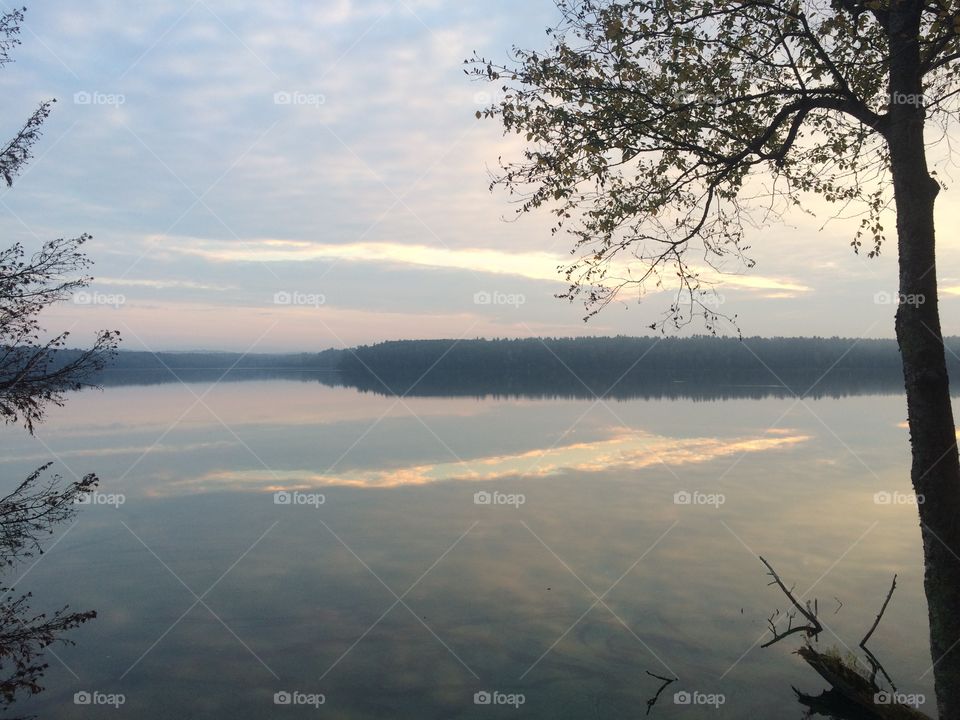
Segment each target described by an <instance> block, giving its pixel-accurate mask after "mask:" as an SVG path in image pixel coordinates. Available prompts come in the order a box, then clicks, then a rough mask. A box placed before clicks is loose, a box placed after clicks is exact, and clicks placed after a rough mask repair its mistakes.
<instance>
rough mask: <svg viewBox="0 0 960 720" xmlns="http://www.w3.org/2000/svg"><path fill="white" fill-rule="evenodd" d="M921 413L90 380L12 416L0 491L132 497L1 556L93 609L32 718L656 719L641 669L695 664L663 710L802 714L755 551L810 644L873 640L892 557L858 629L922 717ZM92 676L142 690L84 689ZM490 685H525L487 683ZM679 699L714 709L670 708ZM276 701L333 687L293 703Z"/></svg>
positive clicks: (799, 670) (40, 599) (860, 405)
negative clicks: (38, 486)
mask: <svg viewBox="0 0 960 720" xmlns="http://www.w3.org/2000/svg"><path fill="white" fill-rule="evenodd" d="M904 417H905V410H904V406H903V399H902V398H901V397H897V396H859V397H852V398H845V399H840V400H831V399H820V400H806V401H804V402H802V403H801V402H797V401H795V400H792V399H783V398H769V399H759V400H758V399H744V400H723V401H716V402H697V401H692V400H660V401H655V400H630V401H610V402H609V403H607V404H595V403H593V402H592V401H588V400H540V399H537V400H533V399H497V400H493V399H489V400H475V399H465V398H429V399H424V398H406V399H402V400H398V399H397V398H389V397H383V396H377V395H373V394H363V393H359V392H357V391H355V390H353V389H350V388H331V387H326V386H324V385H321V384H319V383H315V382H301V381H297V380H264V381H250V382H229V383H228V382H224V383H220V384H215V383H212V382H203V383H192V384H187V385H182V384H181V385H178V384H167V385H156V386H129V387H111V388H108V389H106V390H105V391H103V392H85V393H81V394H78V395H75V396H73V397H72V398H71V399H70V402H69V403H68V406H67V407H66V408H64V409H62V410H56V411H54V412H52V413H51V415H50V417H49V420H48V421H47V422H46V423H45V424H43V425H42V426H41V427H40V428H39V430H38V435H37V437H36V438H33V439H31V438H28V437H27V436H26V434H25V433H24V432H23V431H22V430H20V429H18V428H6V429H5V430H4V431H3V432H2V434H0V445H2V448H3V457H5V458H6V461H5V464H4V478H5V481H4V482H5V487H6V488H9V487H12V485H13V484H14V483H15V482H17V480H18V479H21V478H22V477H23V476H25V475H26V474H27V473H28V472H29V471H30V470H32V469H34V468H35V467H37V466H38V465H39V464H41V463H42V462H43V461H45V460H47V459H50V458H56V459H57V460H58V462H57V465H56V466H55V467H57V469H58V470H59V471H60V472H62V473H63V474H64V476H65V477H71V476H72V474H73V473H76V474H78V475H82V474H84V473H86V472H92V471H95V472H97V473H98V474H99V475H100V477H101V480H102V485H101V488H100V490H101V492H102V493H114V494H122V495H123V500H124V502H123V504H122V505H119V506H114V505H108V504H102V505H94V506H83V507H82V508H81V511H80V513H79V514H78V516H77V519H76V523H75V524H72V525H71V524H67V525H66V526H62V527H60V528H57V529H56V531H55V534H54V536H53V537H52V538H51V540H50V542H48V543H47V548H48V552H47V553H46V554H45V555H44V556H42V558H41V559H40V560H39V561H38V562H37V563H36V564H35V565H33V566H30V565H24V566H18V567H17V568H14V569H13V570H12V571H11V573H10V574H11V576H12V577H14V578H15V577H19V576H20V575H23V574H24V573H26V574H25V575H24V576H23V579H22V580H21V581H20V582H19V583H18V585H17V589H18V590H20V591H32V592H33V593H34V595H35V607H36V609H38V610H53V609H56V608H58V607H60V606H62V605H64V604H69V605H70V606H71V608H72V609H74V610H86V609H96V610H97V611H98V613H99V617H98V618H97V619H96V620H94V621H92V622H90V623H88V624H86V625H85V626H83V627H81V628H80V629H79V630H76V631H73V632H72V633H71V634H70V635H69V637H71V638H72V639H73V640H75V641H76V645H75V646H72V647H60V646H54V650H55V653H56V657H54V656H48V661H49V662H50V669H49V671H48V673H47V677H46V681H45V683H44V684H45V685H46V687H47V690H46V691H45V692H44V693H42V694H40V695H38V696H35V697H34V698H32V699H29V700H27V701H25V702H18V703H17V706H16V708H15V711H16V712H17V713H21V714H22V713H29V712H33V713H37V714H38V715H39V716H40V717H56V718H81V717H84V718H87V717H101V716H102V717H113V718H115V717H120V716H122V715H126V716H130V717H137V718H161V717H163V718H169V717H215V716H217V717H235V718H262V717H273V716H275V717H284V716H286V715H290V716H298V717H301V716H302V717H327V718H338V719H340V718H357V719H359V718H394V717H410V718H414V717H416V718H498V717H531V718H594V717H595V718H609V717H640V716H643V715H644V713H645V712H646V710H647V700H648V699H649V698H651V697H652V696H653V695H654V694H655V693H656V691H657V689H658V687H659V686H660V681H659V680H657V679H655V678H653V677H651V676H650V675H648V674H647V672H648V671H649V672H650V673H655V674H657V675H661V676H664V677H670V676H676V677H678V678H679V680H678V681H677V682H675V683H673V684H672V685H670V686H669V687H668V688H667V689H666V690H665V691H664V692H663V694H662V695H661V697H660V699H659V701H658V702H657V703H656V705H655V706H654V707H653V710H652V712H651V716H652V717H654V716H655V717H661V718H680V717H683V718H699V717H704V718H727V717H729V718H743V717H748V716H750V715H755V716H757V717H788V718H789V717H795V718H800V717H802V716H803V708H802V707H801V706H800V705H799V704H798V703H797V702H796V700H795V696H794V693H793V691H792V690H791V685H793V686H796V687H797V688H799V689H801V690H803V691H804V692H810V693H817V692H819V691H820V690H821V689H823V688H824V687H825V685H824V683H823V682H822V681H821V680H820V679H819V677H818V676H817V675H816V674H815V673H814V672H813V671H812V670H811V669H810V668H809V667H807V666H806V665H805V664H804V663H803V662H802V661H801V660H800V659H799V658H798V657H797V656H796V655H794V654H793V652H792V651H793V650H795V649H796V647H798V645H799V642H800V641H799V640H798V639H797V637H798V636H794V637H793V638H791V639H788V640H786V641H784V642H782V643H780V644H779V645H776V646H774V647H772V648H768V649H761V648H760V647H759V646H760V644H761V642H762V641H763V640H765V639H767V637H768V635H767V634H766V619H767V617H768V616H770V615H771V613H772V612H773V611H774V610H776V609H778V608H779V609H780V610H781V611H783V610H784V609H785V608H786V605H785V601H784V598H783V596H782V595H780V594H779V593H778V591H777V590H776V589H775V588H772V587H768V585H767V582H768V580H769V578H768V577H767V576H766V575H765V570H764V568H763V566H762V565H761V563H760V561H759V560H758V558H757V557H756V556H757V555H763V556H764V557H765V558H767V559H768V560H769V561H770V562H771V563H773V565H774V566H775V567H776V568H777V569H778V570H779V571H780V574H781V575H782V576H783V577H784V579H785V581H786V582H787V583H788V585H792V584H795V585H796V592H797V593H798V594H801V595H803V596H804V597H807V598H813V597H817V598H818V599H819V606H820V609H821V615H822V618H823V620H824V623H825V625H826V626H827V627H828V629H827V631H826V632H825V633H824V634H823V635H822V636H821V637H820V641H819V646H820V647H821V648H828V647H830V646H837V647H839V648H841V650H843V648H844V646H845V645H846V646H849V647H850V648H853V647H856V644H857V642H858V641H859V639H860V638H861V637H862V636H863V634H864V633H865V632H866V630H867V628H868V627H869V626H870V623H871V622H872V620H873V617H874V616H875V614H876V612H877V610H878V608H879V605H880V603H881V602H882V599H883V596H884V594H885V593H886V590H887V588H888V587H889V584H890V580H891V578H892V576H893V574H894V573H899V580H898V587H897V591H896V593H895V595H894V597H893V601H892V603H891V606H890V608H889V610H888V611H887V614H886V616H885V618H884V621H883V623H882V624H881V626H880V628H879V629H878V631H877V632H876V633H875V635H874V637H873V639H872V640H871V643H870V644H871V648H872V649H873V652H874V653H875V654H876V655H877V656H878V657H879V658H880V659H881V661H882V662H883V663H884V665H885V667H886V668H887V670H888V671H889V672H890V674H891V675H892V676H893V679H894V681H895V682H896V683H897V685H898V687H899V689H900V690H901V691H902V692H905V693H920V694H924V695H926V697H927V698H928V702H927V704H926V705H925V706H923V707H922V708H921V709H923V710H925V711H926V712H928V713H929V714H931V715H934V713H935V710H934V707H933V702H932V698H933V688H932V674H931V673H930V672H929V666H930V659H929V649H928V646H927V635H926V632H927V631H926V622H925V619H926V606H925V603H924V599H923V594H922V586H921V581H922V569H921V555H920V545H919V529H918V521H917V517H916V508H915V507H914V506H913V505H911V504H909V502H907V500H908V499H909V498H908V497H907V496H908V493H909V492H910V486H909V481H908V447H907V432H906V429H905V428H904V426H903V420H904ZM278 491H287V492H293V491H296V492H297V493H299V494H296V495H286V496H281V497H282V498H290V499H291V502H289V503H277V502H275V498H276V495H275V493H277V492H278ZM680 492H687V493H692V494H694V495H693V497H694V500H695V501H694V502H692V503H690V504H683V503H682V502H679V503H678V502H676V500H675V496H676V494H677V493H680ZM476 493H488V494H489V495H481V496H479V499H480V500H483V499H485V498H487V497H492V498H493V499H494V502H493V503H491V504H478V503H477V502H476V500H477V499H478V497H477V496H476V495H475V494H476ZM697 493H699V494H697ZM876 493H888V494H890V495H887V496H882V497H881V500H883V499H886V498H888V497H892V498H893V502H889V503H885V502H876V501H875V494H876ZM109 499H110V498H109V497H107V496H101V500H104V501H107V500H109ZM321 499H322V500H323V502H322V503H321V502H320V500H321ZM680 499H683V496H680ZM698 501H699V502H698ZM721 501H722V502H721ZM497 503H499V504H497ZM841 603H842V606H841ZM843 651H844V652H845V650H843ZM83 691H87V692H94V691H96V692H101V693H122V694H123V696H124V700H125V702H124V704H123V706H122V707H121V708H120V709H119V710H117V709H114V708H112V707H104V706H95V705H77V704H75V703H74V694H75V693H77V692H83ZM483 691H487V692H491V693H492V692H494V691H496V692H498V693H503V694H504V695H503V696H498V699H499V700H504V699H507V700H509V699H511V698H510V697H509V696H511V695H517V697H514V698H512V699H513V700H516V701H518V702H519V701H520V700H522V701H523V705H522V706H521V707H519V708H516V707H513V706H511V705H493V704H490V705H484V704H476V703H475V702H474V695H475V693H478V692H483ZM684 691H685V692H689V693H701V694H702V695H699V696H697V697H699V699H700V700H701V701H705V699H706V698H705V696H706V695H715V696H717V697H715V698H714V700H717V701H720V700H722V704H721V705H719V707H715V706H713V705H703V704H700V705H695V704H688V705H684V704H678V703H676V702H675V699H674V694H675V693H677V692H684ZM278 692H290V693H294V692H297V693H303V695H301V696H297V700H298V701H309V700H310V698H309V697H308V696H309V695H311V694H313V695H318V696H319V695H320V694H322V696H323V699H324V703H323V704H322V705H320V706H319V707H318V708H317V707H313V706H311V705H306V706H304V705H300V706H294V705H290V706H280V707H278V706H276V705H275V704H274V695H275V693H278ZM520 696H522V697H520ZM313 699H315V700H319V698H318V697H317V698H313Z"/></svg>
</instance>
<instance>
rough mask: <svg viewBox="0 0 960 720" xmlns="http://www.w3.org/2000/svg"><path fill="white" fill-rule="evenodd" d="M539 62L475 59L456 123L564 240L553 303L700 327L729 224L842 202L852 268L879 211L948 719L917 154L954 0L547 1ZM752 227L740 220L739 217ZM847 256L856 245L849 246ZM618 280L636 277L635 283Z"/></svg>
mask: <svg viewBox="0 0 960 720" xmlns="http://www.w3.org/2000/svg"><path fill="white" fill-rule="evenodd" d="M557 4H558V7H559V9H560V11H561V16H562V20H561V22H560V23H559V24H558V25H557V26H556V27H555V28H552V29H550V30H548V33H549V34H550V36H551V41H550V43H549V45H550V46H549V49H548V50H547V51H546V52H542V53H541V52H536V51H526V50H522V49H514V53H513V57H512V59H510V60H508V61H506V62H504V63H499V62H493V61H491V60H487V59H485V58H483V57H479V56H475V57H474V58H473V59H472V60H469V61H468V62H469V63H472V67H471V68H468V70H467V72H468V73H471V74H474V75H476V76H478V77H480V78H485V79H488V80H490V81H493V82H496V83H499V84H500V85H501V87H502V92H503V95H502V97H501V98H500V99H499V100H497V101H496V102H495V103H494V104H493V105H492V106H491V107H489V108H487V109H485V110H483V111H481V112H480V113H478V116H480V117H484V116H486V117H489V118H496V119H498V120H499V121H500V122H501V123H502V124H503V127H504V129H505V131H506V132H507V133H517V134H520V135H521V136H524V137H525V138H526V141H527V143H528V144H527V147H526V149H525V150H524V152H523V156H522V158H521V159H519V160H517V161H514V162H506V163H502V164H501V171H500V172H499V173H498V174H497V175H496V176H495V177H494V179H493V183H492V185H493V186H503V187H505V188H506V189H507V190H508V191H509V192H510V193H511V194H514V195H516V196H517V198H518V200H519V203H520V205H519V211H520V212H529V211H532V210H534V209H537V208H540V207H543V206H550V207H552V212H554V213H555V214H556V216H557V223H556V226H555V228H554V231H555V232H556V231H558V230H560V229H561V228H565V227H567V228H569V230H570V231H571V232H572V234H573V236H574V238H575V240H574V248H573V251H572V252H573V259H572V261H571V262H570V264H569V265H567V266H565V267H563V268H562V270H563V271H564V272H565V273H566V278H567V280H568V281H569V289H568V291H567V292H566V293H564V295H563V296H564V297H567V298H569V299H571V300H572V299H574V298H580V299H582V300H583V301H584V303H585V306H586V308H587V313H588V317H589V315H592V314H593V313H595V312H597V311H599V310H600V309H601V308H602V307H604V306H605V305H606V304H607V303H608V302H610V301H611V300H612V299H613V298H615V297H617V295H618V294H619V293H621V292H623V291H624V290H625V289H639V291H641V292H642V290H643V288H645V287H649V286H650V285H651V284H653V285H655V286H662V284H663V283H665V282H667V281H668V280H669V279H671V278H675V281H676V283H677V287H676V289H677V297H676V300H675V301H674V302H672V304H671V306H670V308H669V309H668V311H667V313H666V315H665V316H664V318H662V319H661V321H660V323H655V324H654V325H655V326H656V325H658V324H659V325H661V326H662V325H663V324H669V323H672V324H675V325H680V324H683V323H686V322H689V321H690V320H691V319H692V318H693V317H694V316H701V317H703V318H704V319H705V320H706V322H707V324H708V326H710V327H711V328H714V327H715V326H716V323H717V322H718V321H719V320H722V318H720V317H719V315H718V314H717V313H716V312H715V311H714V310H712V309H711V304H710V303H709V302H706V301H705V300H706V298H705V296H704V294H705V293H709V292H710V278H709V277H708V275H707V274H706V273H705V270H709V268H710V266H713V267H716V268H720V269H723V268H725V267H726V266H727V264H728V262H729V261H730V260H742V261H744V262H745V263H746V264H747V265H748V266H749V265H751V264H752V263H751V261H750V260H749V258H748V251H749V247H748V245H747V244H746V242H745V232H744V229H745V227H746V226H747V224H748V223H752V222H757V221H758V219H759V220H760V221H766V220H767V219H768V216H769V214H770V213H773V214H774V215H776V214H778V213H779V212H780V211H782V210H785V209H787V208H790V207H800V208H801V209H803V208H809V201H810V200H811V199H813V198H817V197H818V198H820V199H821V200H822V201H826V202H828V203H834V204H839V205H842V206H844V207H845V206H847V205H849V204H851V203H852V204H856V205H858V206H859V207H860V209H861V210H862V220H861V224H860V227H859V229H858V231H857V232H856V234H855V236H854V237H853V238H852V240H851V243H852V245H853V249H854V250H855V251H858V252H859V251H860V250H861V249H865V250H866V251H867V252H868V254H869V255H871V256H873V255H876V254H878V253H880V252H881V250H882V249H883V241H884V239H885V238H884V227H883V223H882V217H883V215H884V214H885V213H886V211H887V210H888V209H889V208H890V206H891V205H892V209H893V211H895V213H896V232H897V250H898V258H899V267H900V288H899V289H900V298H901V300H904V299H906V300H909V299H914V300H916V299H922V300H921V301H919V302H917V301H914V302H901V303H900V304H899V305H898V307H897V312H896V322H895V327H896V336H897V340H898V344H899V347H900V353H901V362H902V366H903V375H904V383H905V387H906V394H907V409H908V421H909V427H910V442H911V449H912V467H911V478H912V481H913V485H914V488H915V489H916V492H917V493H918V494H922V495H923V496H924V497H925V499H926V501H925V502H924V503H923V504H922V505H920V520H921V526H922V537H923V552H924V562H925V576H924V584H925V591H926V595H927V600H928V607H929V620H930V635H931V650H932V655H933V659H934V662H935V670H934V674H935V683H936V689H937V702H938V707H939V712H940V717H942V718H960V612H958V611H957V609H958V608H960V561H958V560H957V557H958V556H960V459H958V454H957V444H956V430H955V427H954V421H953V412H952V409H951V406H950V395H949V385H948V378H947V370H946V363H945V358H944V347H943V338H942V335H941V329H940V317H939V311H938V307H937V273H936V254H935V233H934V216H933V209H934V202H935V200H936V198H937V195H938V192H939V191H940V189H941V186H940V183H939V182H938V181H937V180H936V178H935V175H934V173H932V172H931V170H930V169H929V167H928V162H927V147H926V145H925V140H931V141H935V140H936V139H937V138H936V137H934V135H935V133H936V131H937V130H938V129H939V130H940V131H941V133H942V134H941V138H940V139H942V138H943V135H945V131H946V128H947V125H948V124H949V123H950V122H951V120H952V119H953V117H954V115H955V112H956V98H957V95H958V91H960V88H958V87H957V82H956V80H957V73H958V64H957V63H958V60H960V42H958V31H960V4H958V3H957V2H956V1H955V0H832V2H827V1H826V0H803V2H801V0H558V3H557ZM758 213H761V215H760V217H759V218H758ZM864 242H866V243H867V246H866V248H863V245H864ZM637 268H639V270H637Z"/></svg>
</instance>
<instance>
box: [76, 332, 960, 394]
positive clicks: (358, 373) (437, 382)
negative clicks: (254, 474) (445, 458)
mask: <svg viewBox="0 0 960 720" xmlns="http://www.w3.org/2000/svg"><path fill="white" fill-rule="evenodd" d="M947 344H948V351H949V352H948V358H949V360H950V363H949V364H950V365H951V368H950V369H951V371H952V372H960V338H950V339H948V341H947ZM60 357H61V358H62V361H63V362H67V361H69V359H70V352H69V351H63V352H62V353H61V354H60ZM277 378H283V379H296V380H301V381H304V382H321V383H323V384H325V385H330V386H346V387H353V388H357V389H359V390H361V391H367V392H374V393H381V394H385V395H413V396H462V397H536V398H592V397H594V396H599V397H610V398H617V399H626V398H693V399H697V400H720V399H733V398H762V397H770V396H774V397H791V396H794V395H800V396H804V397H845V396H849V395H862V394H900V393H902V392H903V376H902V371H901V365H900V357H899V350H898V349H897V345H896V343H895V342H894V341H893V340H853V339H849V338H748V339H745V340H738V339H735V338H715V337H692V338H646V337H612V338H525V339H518V340H461V341H455V340H404V341H393V342H384V343H379V344H377V345H370V346H361V347H357V348H352V349H349V350H326V351H324V352H321V353H296V354H257V355H253V354H250V355H246V354H240V353H147V352H121V353H118V354H117V355H116V357H115V358H114V360H113V361H112V362H111V364H110V366H109V367H107V368H105V369H104V370H102V371H101V372H100V373H99V374H98V375H96V376H95V377H94V378H92V380H93V381H95V382H96V383H97V384H101V385H143V384H157V383H168V382H180V381H183V382H213V381H217V380H221V379H222V380H226V381H241V380H264V379H277Z"/></svg>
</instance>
